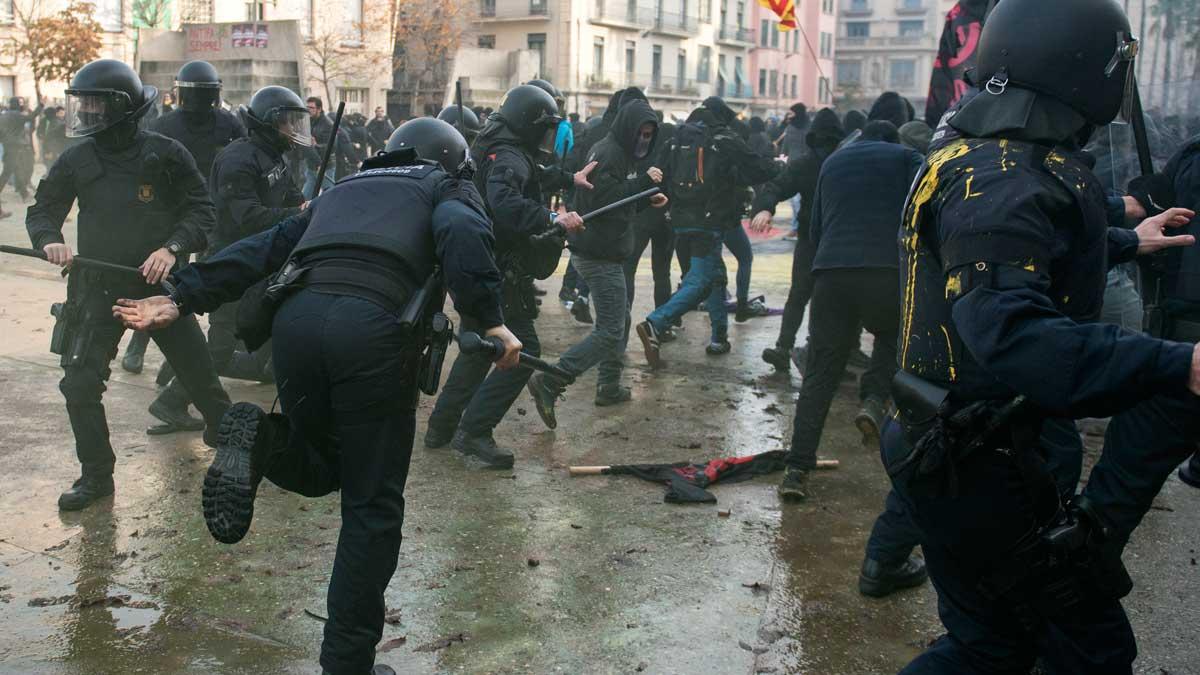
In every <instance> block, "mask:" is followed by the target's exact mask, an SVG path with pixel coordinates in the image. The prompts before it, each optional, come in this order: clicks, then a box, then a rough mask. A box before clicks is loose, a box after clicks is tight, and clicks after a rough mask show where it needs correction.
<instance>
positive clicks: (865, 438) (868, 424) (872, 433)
mask: <svg viewBox="0 0 1200 675" xmlns="http://www.w3.org/2000/svg"><path fill="white" fill-rule="evenodd" d="M854 426H856V427H858V431H859V433H861V434H862V444H863V447H864V448H871V447H879V426H878V425H876V424H875V420H873V419H871V416H870V415H858V416H856V417H855V418H854Z"/></svg>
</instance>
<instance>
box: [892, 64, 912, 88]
mask: <svg viewBox="0 0 1200 675" xmlns="http://www.w3.org/2000/svg"><path fill="white" fill-rule="evenodd" d="M888 69H889V71H888V82H889V83H890V85H891V86H893V87H913V86H915V85H916V84H917V62H916V61H915V60H913V59H896V60H895V61H892V62H891V63H890V64H888Z"/></svg>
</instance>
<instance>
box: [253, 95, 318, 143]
mask: <svg viewBox="0 0 1200 675" xmlns="http://www.w3.org/2000/svg"><path fill="white" fill-rule="evenodd" d="M242 116H243V117H244V118H245V120H246V126H248V127H250V129H251V130H252V131H254V132H255V133H258V134H262V135H263V136H264V137H266V138H267V140H269V141H270V142H271V143H272V145H274V146H275V147H276V148H278V149H279V150H280V152H283V151H286V150H287V149H288V148H289V147H291V146H292V145H295V146H299V147H308V146H310V145H312V144H313V137H312V126H311V120H310V119H309V116H308V108H307V107H305V105H304V101H302V100H300V97H299V96H297V95H296V92H294V91H292V90H291V89H288V88H287V87H279V86H275V85H271V86H269V87H263V88H262V89H259V90H258V91H256V92H254V96H251V97H250V105H249V106H243V107H242Z"/></svg>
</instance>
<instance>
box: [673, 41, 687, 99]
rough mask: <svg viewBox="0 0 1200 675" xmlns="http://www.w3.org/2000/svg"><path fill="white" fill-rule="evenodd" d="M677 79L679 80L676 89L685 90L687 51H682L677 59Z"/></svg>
mask: <svg viewBox="0 0 1200 675" xmlns="http://www.w3.org/2000/svg"><path fill="white" fill-rule="evenodd" d="M675 79H676V80H678V82H677V83H676V89H683V88H684V86H686V85H687V50H684V49H680V50H679V55H678V56H676V57H675Z"/></svg>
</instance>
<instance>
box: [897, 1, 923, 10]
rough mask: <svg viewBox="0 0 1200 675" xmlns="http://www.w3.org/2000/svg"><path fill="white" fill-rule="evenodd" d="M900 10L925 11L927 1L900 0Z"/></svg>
mask: <svg viewBox="0 0 1200 675" xmlns="http://www.w3.org/2000/svg"><path fill="white" fill-rule="evenodd" d="M899 3H900V4H899V5H898V6H899V8H900V9H925V0H899Z"/></svg>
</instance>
